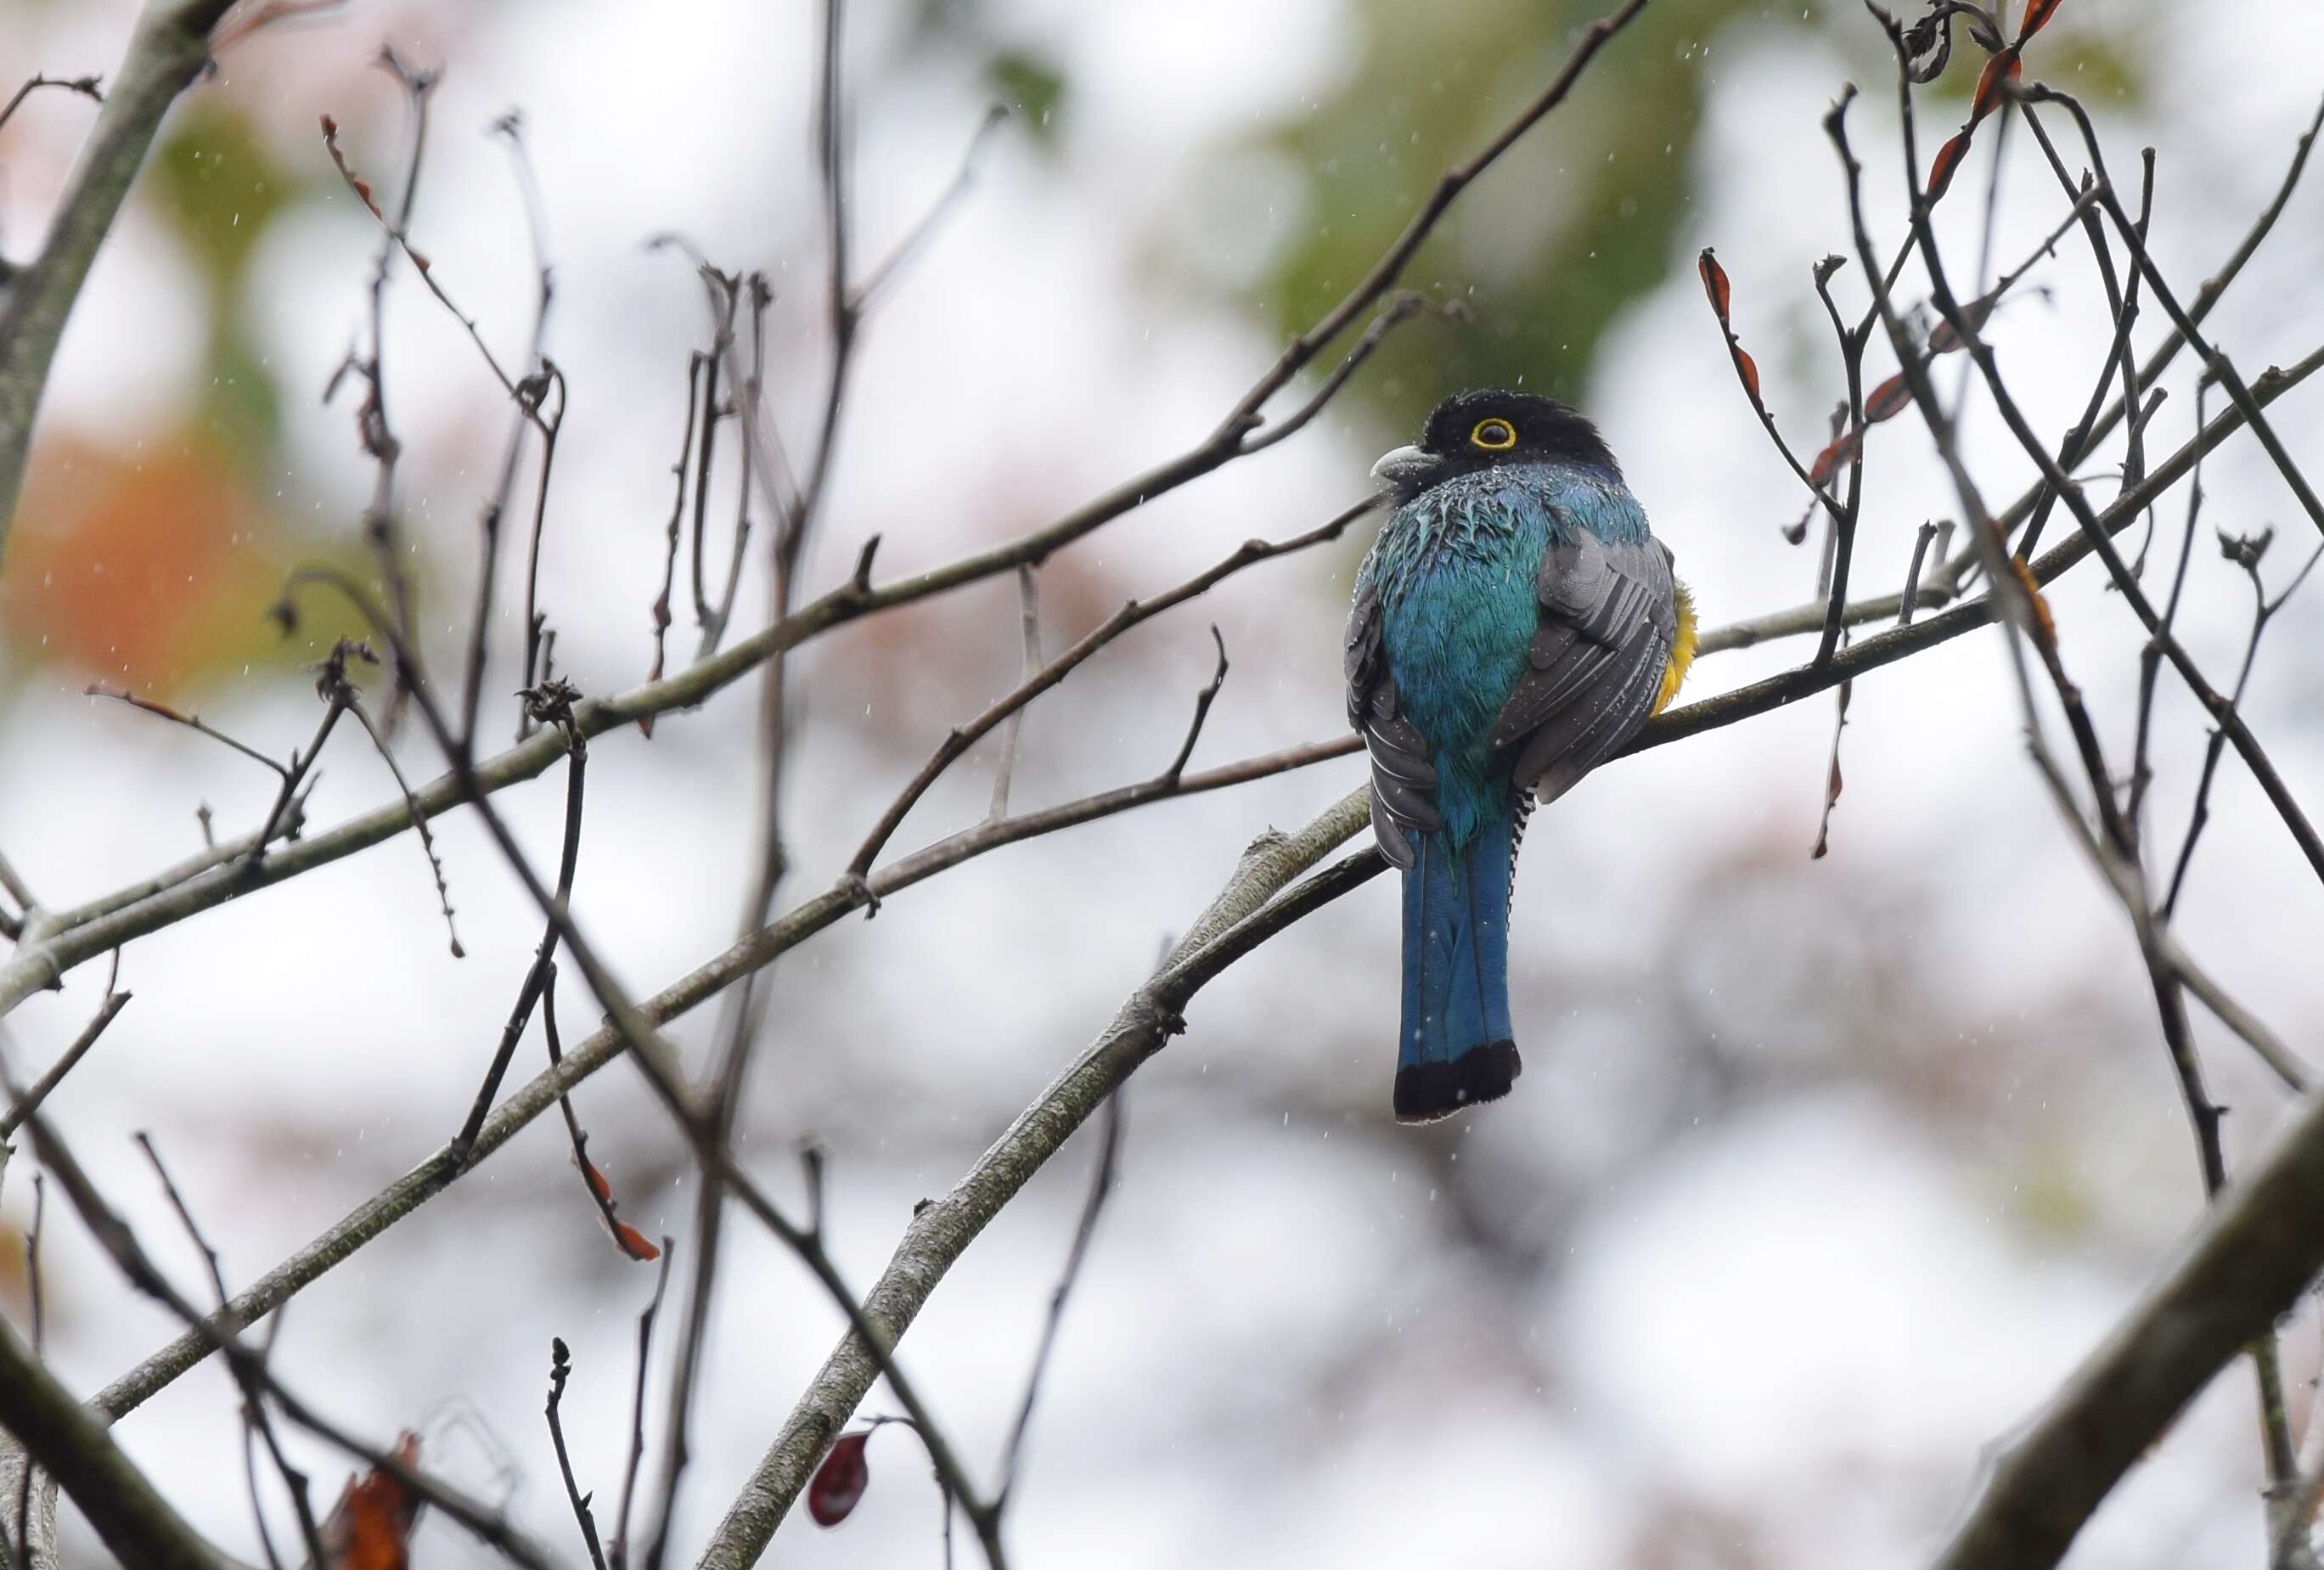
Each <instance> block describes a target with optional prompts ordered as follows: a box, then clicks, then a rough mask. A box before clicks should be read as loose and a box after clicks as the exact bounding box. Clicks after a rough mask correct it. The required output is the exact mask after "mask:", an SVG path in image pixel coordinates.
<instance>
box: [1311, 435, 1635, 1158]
mask: <svg viewBox="0 0 2324 1570" xmlns="http://www.w3.org/2000/svg"><path fill="white" fill-rule="evenodd" d="M1480 438H1483V439H1480ZM1375 472H1376V473H1379V474H1380V475H1381V476H1383V478H1385V479H1386V480H1388V483H1389V484H1390V485H1393V486H1395V487H1396V488H1397V492H1398V494H1399V505H1398V506H1397V508H1396V510H1395V511H1394V513H1392V514H1391V515H1390V516H1389V518H1388V522H1387V523H1386V524H1385V525H1384V526H1383V527H1382V528H1381V530H1380V533H1379V539H1378V540H1377V541H1376V542H1375V543H1374V545H1373V547H1372V550H1371V552H1370V554H1369V555H1368V556H1367V557H1366V558H1365V560H1364V564H1363V567H1362V568H1361V569H1360V571H1359V573H1358V574H1357V580H1356V596H1355V606H1354V609H1353V611H1352V613H1351V617H1350V623H1349V633H1348V688H1349V717H1350V719H1351V722H1352V723H1353V724H1354V725H1356V727H1357V728H1358V729H1359V730H1360V731H1362V732H1363V733H1364V735H1365V740H1366V743H1367V746H1368V749H1369V752H1370V753H1371V758H1372V767H1373V821H1374V825H1375V828H1376V830H1377V832H1378V836H1379V841H1380V845H1381V848H1382V849H1383V851H1384V852H1386V854H1388V858H1389V859H1390V860H1391V861H1393V862H1395V863H1396V864H1397V865H1398V866H1399V867H1400V868H1402V869H1403V870H1404V877H1405V900H1404V904H1405V938H1404V999H1403V1016H1404V1018H1403V1025H1402V1032H1401V1039H1400V1045H1399V1051H1398V1060H1397V1065H1398V1066H1397V1085H1396V1110H1397V1115H1398V1116H1399V1117H1403V1118H1407V1119H1414V1120H1418V1119H1425V1118H1431V1117H1438V1116H1443V1115H1444V1114H1445V1113H1450V1112H1452V1111H1455V1110H1457V1109H1458V1108H1460V1107H1461V1106H1462V1105H1466V1104H1471V1103H1473V1102H1478V1101H1489V1100H1491V1099H1493V1098H1494V1097H1496V1096H1498V1095H1500V1094H1505V1093H1506V1092H1507V1091H1508V1088H1509V1084H1510V1082H1511V1080H1513V1079H1514V1078H1515V1077H1516V1076H1517V1072H1518V1069H1519V1067H1521V1064H1520V1061H1519V1059H1518V1057H1517V1048H1516V1044H1515V1041H1514V1039H1513V1034H1514V1033H1513V1031H1512V1030H1511V1029H1510V1024H1509V1014H1508V911H1509V900H1510V881H1511V873H1512V871H1513V869H1514V864H1515V860H1516V855H1517V841H1518V837H1519V836H1520V835H1521V834H1522V833H1523V829H1524V824H1525V819H1526V814H1527V813H1528V812H1529V811H1530V809H1531V807H1532V804H1533V800H1534V799H1535V798H1541V799H1548V798H1554V796H1556V795H1558V794H1561V793H1562V792H1563V790H1566V789H1567V788H1568V787H1570V786H1571V785H1572V783H1573V781H1574V780H1578V779H1580V778H1581V776H1582V774H1583V773H1585V772H1587V771H1588V770H1589V769H1590V768H1591V767H1592V766H1594V765H1595V764H1596V763H1597V762H1600V761H1601V760H1602V759H1603V758H1605V757H1606V756H1608V755H1610V753H1612V752H1613V751H1614V750H1615V749H1616V748H1617V747H1618V746H1619V745H1621V743H1624V742H1626V741H1628V739H1629V737H1630V735H1631V734H1634V733H1635V732H1636V731H1637V727H1638V725H1641V724H1643V723H1644V721H1645V719H1646V716H1647V715H1648V714H1649V713H1651V712H1652V707H1653V706H1654V704H1655V699H1656V697H1657V693H1658V690H1659V689H1660V688H1661V687H1662V685H1663V680H1664V675H1665V669H1666V668H1667V667H1668V665H1669V663H1670V661H1671V657H1672V653H1673V649H1674V642H1675V639H1676V635H1677V624H1676V623H1677V611H1676V602H1675V597H1674V580H1673V579H1672V577H1671V574H1670V564H1669V559H1668V556H1667V553H1666V552H1665V551H1664V550H1662V548H1661V547H1660V546H1659V545H1658V544H1656V543H1655V541H1654V540H1653V537H1652V535H1651V533H1650V532H1649V531H1648V527H1647V523H1646V513H1645V511H1644V509H1642V508H1641V507H1640V506H1639V505H1638V503H1637V498H1636V497H1634V496H1633V495H1632V494H1630V492H1629V489H1628V486H1627V485H1625V484H1624V483H1623V480H1622V476H1621V471H1620V470H1619V468H1618V466H1616V465H1615V462H1614V459H1613V456H1612V454H1611V453H1609V452H1608V451H1607V450H1606V448H1605V446H1604V444H1603V442H1602V441H1600V439H1598V435H1597V432H1596V431H1595V429H1593V428H1591V426H1590V424H1589V422H1588V421H1587V420H1583V419H1582V417H1581V416H1580V415H1578V414H1575V413H1574V412H1573V411H1571V410H1569V409H1566V408H1565V407H1564V406H1563V405H1562V404H1558V403H1554V402H1552V401H1550V400H1548V399H1542V398H1535V397H1532V396H1530V395H1526V394H1521V393H1506V392H1497V393H1471V394H1467V395H1464V396H1463V397H1462V398H1456V399H1452V400H1450V401H1448V402H1446V403H1445V404H1444V405H1443V406H1441V407H1440V408H1439V409H1438V410H1437V411H1436V413H1435V414H1434V415H1432V416H1431V417H1430V420H1429V425H1428V429H1427V434H1426V435H1425V437H1424V439H1423V442H1422V444H1421V446H1420V447H1418V448H1404V449H1400V451H1399V452H1398V453H1395V454H1391V455H1389V457H1388V458H1385V459H1383V460H1381V465H1380V467H1379V469H1378V470H1376V471H1375Z"/></svg>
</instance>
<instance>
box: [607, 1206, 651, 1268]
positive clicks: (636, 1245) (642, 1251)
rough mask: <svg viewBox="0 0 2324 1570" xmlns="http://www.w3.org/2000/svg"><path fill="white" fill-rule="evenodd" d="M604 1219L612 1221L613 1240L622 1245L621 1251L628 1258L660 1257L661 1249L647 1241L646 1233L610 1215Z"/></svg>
mask: <svg viewBox="0 0 2324 1570" xmlns="http://www.w3.org/2000/svg"><path fill="white" fill-rule="evenodd" d="M605 1219H606V1220H608V1221H612V1222H613V1241H614V1242H617V1243H619V1244H621V1245H622V1252H623V1253H625V1254H627V1255H629V1256H630V1258H632V1259H633V1260H658V1259H659V1258H661V1250H659V1249H658V1248H656V1247H655V1246H654V1245H653V1244H652V1243H650V1242H647V1241H646V1234H645V1233H641V1232H640V1231H639V1230H638V1229H637V1228H636V1227H633V1226H632V1225H631V1224H629V1223H628V1222H626V1221H615V1220H614V1219H613V1217H612V1216H607V1217H606V1218H605Z"/></svg>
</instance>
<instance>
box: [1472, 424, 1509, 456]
mask: <svg viewBox="0 0 2324 1570" xmlns="http://www.w3.org/2000/svg"><path fill="white" fill-rule="evenodd" d="M1469 441H1470V445H1471V446H1473V447H1481V448H1484V449H1485V450H1486V451H1487V452H1507V451H1508V449H1509V448H1513V447H1515V446H1517V428H1516V427H1515V426H1513V425H1511V424H1510V423H1509V422H1508V420H1479V421H1477V429H1474V430H1472V431H1471V432H1470V433H1469Z"/></svg>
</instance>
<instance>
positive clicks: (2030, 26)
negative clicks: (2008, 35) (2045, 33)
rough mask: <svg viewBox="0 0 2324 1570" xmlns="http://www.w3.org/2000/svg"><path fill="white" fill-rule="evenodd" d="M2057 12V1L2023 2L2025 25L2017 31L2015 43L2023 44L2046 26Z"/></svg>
mask: <svg viewBox="0 0 2324 1570" xmlns="http://www.w3.org/2000/svg"><path fill="white" fill-rule="evenodd" d="M2057 11H2058V0H2025V24H2024V26H2023V27H2020V28H2019V29H2018V30H2017V42H2020V43H2023V42H2025V41H2026V40H2027V39H2029V38H2031V37H2033V35H2034V34H2035V33H2037V32H2041V31H2042V29H2043V28H2044V27H2046V26H2048V25H2049V23H2050V18H2051V17H2052V16H2054V15H2056V14H2057Z"/></svg>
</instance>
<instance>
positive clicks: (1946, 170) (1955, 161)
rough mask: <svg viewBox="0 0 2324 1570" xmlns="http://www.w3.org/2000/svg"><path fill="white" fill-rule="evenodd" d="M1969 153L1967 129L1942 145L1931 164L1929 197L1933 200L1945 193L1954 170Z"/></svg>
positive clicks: (1974, 122)
mask: <svg viewBox="0 0 2324 1570" xmlns="http://www.w3.org/2000/svg"><path fill="white" fill-rule="evenodd" d="M1969 124H1970V125H1975V124H1977V122H1976V121H1975V120H1974V119H1972V120H1971V121H1970V122H1969ZM1968 153H1969V133H1968V132H1966V131H1963V132H1960V134H1957V135H1955V136H1954V137H1953V138H1952V139H1951V140H1950V141H1949V142H1947V143H1945V144H1944V145H1943V146H1942V147H1940V148H1938V149H1937V156H1936V159H1935V161H1934V162H1932V163H1931V164H1930V165H1929V199H1930V200H1931V201H1934V200H1936V199H1938V198H1939V197H1941V196H1942V195H1944V194H1945V188H1946V187H1947V186H1949V185H1950V184H1952V182H1953V171H1955V170H1957V169H1959V168H1960V161H1961V160H1962V159H1963V158H1964V157H1966V156H1968Z"/></svg>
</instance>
